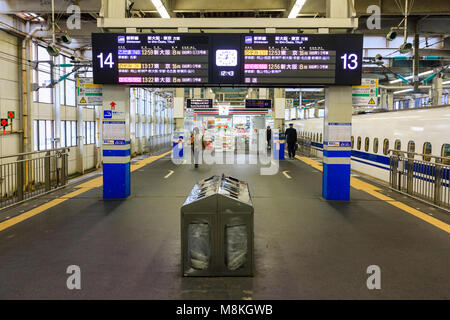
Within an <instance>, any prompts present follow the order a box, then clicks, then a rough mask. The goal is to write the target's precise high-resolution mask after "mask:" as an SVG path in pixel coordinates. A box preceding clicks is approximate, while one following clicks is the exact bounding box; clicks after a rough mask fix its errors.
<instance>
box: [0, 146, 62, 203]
mask: <svg viewBox="0 0 450 320" xmlns="http://www.w3.org/2000/svg"><path fill="white" fill-rule="evenodd" d="M68 152H69V148H59V149H52V150H45V151H36V152H27V153H20V154H15V155H9V156H2V157H0V209H2V208H5V207H9V206H11V205H14V204H16V203H19V202H22V201H24V200H28V199H31V198H34V197H37V196H39V195H42V194H44V193H47V192H49V191H52V190H55V189H57V188H60V187H62V186H64V185H66V184H67V173H68V161H67V159H68Z"/></svg>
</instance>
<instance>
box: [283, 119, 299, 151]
mask: <svg viewBox="0 0 450 320" xmlns="http://www.w3.org/2000/svg"><path fill="white" fill-rule="evenodd" d="M285 135H286V143H287V147H288V153H289V159H294V158H295V145H296V143H297V130H295V128H294V124H292V123H290V124H289V128H287V129H286V133H285Z"/></svg>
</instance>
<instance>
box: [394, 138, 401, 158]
mask: <svg viewBox="0 0 450 320" xmlns="http://www.w3.org/2000/svg"><path fill="white" fill-rule="evenodd" d="M394 149H395V150H399V151H400V150H401V149H402V143H401V141H400V140H399V139H396V140H395V141H394ZM394 154H396V155H398V156H401V153H400V152H394Z"/></svg>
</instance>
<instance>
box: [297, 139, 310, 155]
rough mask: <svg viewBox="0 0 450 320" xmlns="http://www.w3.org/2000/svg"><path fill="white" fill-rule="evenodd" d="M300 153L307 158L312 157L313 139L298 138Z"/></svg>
mask: <svg viewBox="0 0 450 320" xmlns="http://www.w3.org/2000/svg"><path fill="white" fill-rule="evenodd" d="M297 143H298V150H297V151H298V152H299V153H300V154H301V155H304V156H306V157H311V139H308V138H303V137H297Z"/></svg>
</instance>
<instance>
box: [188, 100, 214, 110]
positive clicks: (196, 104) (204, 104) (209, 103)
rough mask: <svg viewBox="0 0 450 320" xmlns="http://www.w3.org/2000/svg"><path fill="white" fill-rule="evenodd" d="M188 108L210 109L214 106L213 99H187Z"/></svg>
mask: <svg viewBox="0 0 450 320" xmlns="http://www.w3.org/2000/svg"><path fill="white" fill-rule="evenodd" d="M186 107H187V108H193V109H200V108H202V109H209V108H212V107H213V100H212V99H187V101H186Z"/></svg>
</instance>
